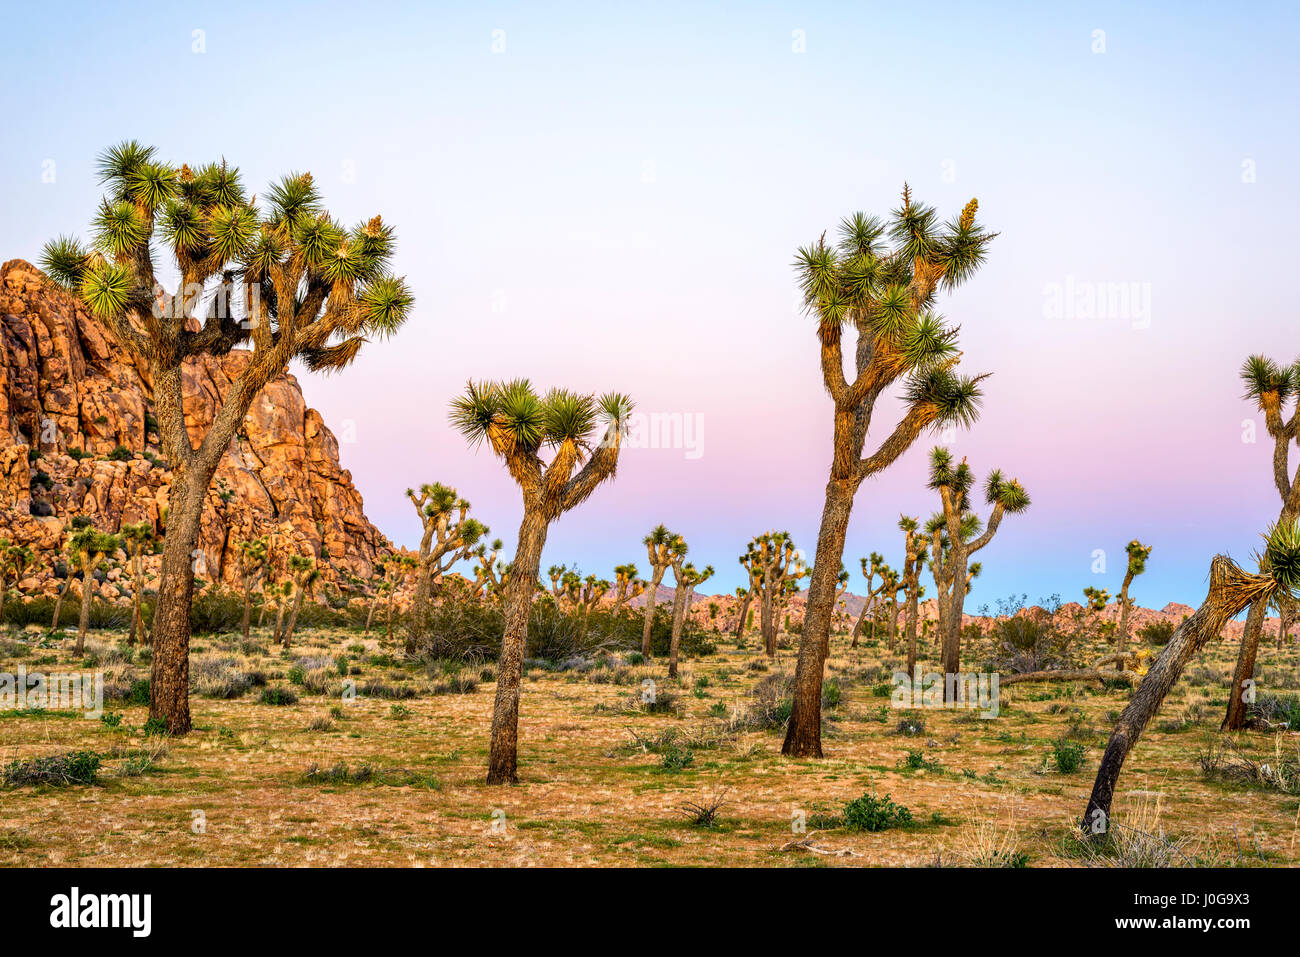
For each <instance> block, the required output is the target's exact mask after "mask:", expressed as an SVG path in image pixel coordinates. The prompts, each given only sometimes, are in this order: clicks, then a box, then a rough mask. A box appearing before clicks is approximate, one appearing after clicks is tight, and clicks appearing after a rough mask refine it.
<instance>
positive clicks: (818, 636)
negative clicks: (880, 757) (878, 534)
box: [781, 479, 857, 758]
mask: <svg viewBox="0 0 1300 957" xmlns="http://www.w3.org/2000/svg"><path fill="white" fill-rule="evenodd" d="M856 491H857V483H856V482H852V481H838V480H836V479H831V481H830V482H828V483H827V485H826V505H825V507H824V508H823V509H822V521H821V528H820V530H819V531H818V533H817V554H816V558H814V559H813V569H812V578H811V580H810V581H809V583H808V608H807V611H806V612H805V613H804V623H803V637H802V639H801V640H800V642H799V661H798V664H796V665H795V673H794V703H793V708H792V710H791V712H790V721H789V724H788V726H787V729H786V734H785V743H784V744H783V745H782V746H781V753H782V754H785V755H788V756H790V757H813V758H820V757H821V756H822V724H821V703H822V678H823V669H824V666H825V658H824V657H823V654H822V649H823V648H824V647H825V645H826V640H827V636H828V635H829V634H830V628H831V615H832V613H833V612H834V611H835V591H836V589H837V588H838V587H839V570H840V558H841V556H842V555H843V554H844V539H845V537H846V535H847V533H848V528H849V513H850V512H851V511H852V509H853V494H854V492H856Z"/></svg>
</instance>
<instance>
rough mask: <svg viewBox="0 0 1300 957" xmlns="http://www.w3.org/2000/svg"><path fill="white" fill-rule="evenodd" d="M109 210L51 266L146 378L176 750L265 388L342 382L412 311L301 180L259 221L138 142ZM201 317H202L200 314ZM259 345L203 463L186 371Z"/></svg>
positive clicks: (110, 168) (270, 200)
mask: <svg viewBox="0 0 1300 957" xmlns="http://www.w3.org/2000/svg"><path fill="white" fill-rule="evenodd" d="M99 171H100V180H101V182H102V183H103V184H104V185H105V186H106V188H107V195H106V196H105V197H104V199H103V201H102V202H101V204H100V207H99V210H98V213H97V215H96V218H95V224H94V227H95V234H96V235H95V241H94V244H93V245H92V246H91V247H85V246H82V245H81V244H80V243H79V242H77V241H76V240H73V239H69V238H65V237H60V238H59V239H56V240H54V241H53V242H50V243H48V244H46V246H45V250H44V254H43V257H42V264H43V265H44V266H45V269H46V270H47V271H48V272H49V273H50V275H51V276H52V277H53V278H54V279H55V280H56V281H58V282H60V283H62V284H64V285H65V286H66V287H67V288H69V289H70V290H72V291H73V292H74V294H76V295H77V296H79V297H80V298H81V300H82V301H83V302H84V303H85V304H86V306H87V308H88V309H89V310H90V311H91V313H92V314H93V315H94V316H95V318H97V319H99V320H100V321H102V322H104V323H105V324H106V325H107V326H108V327H109V329H110V330H111V331H112V333H113V335H114V336H115V338H116V339H117V341H118V343H119V344H120V346H121V347H122V348H123V349H125V350H126V351H127V352H128V353H129V354H130V355H132V356H133V357H134V358H135V360H136V361H137V362H139V363H140V364H141V365H143V366H144V367H146V368H148V370H149V379H150V381H151V382H152V383H153V404H154V410H153V411H154V415H155V417H156V418H157V422H158V434H159V436H160V437H161V439H162V446H163V452H164V455H165V457H166V459H167V461H168V465H169V467H170V468H171V470H172V483H171V487H170V490H169V493H168V512H169V517H168V521H167V537H166V539H165V541H164V544H163V557H162V577H161V580H160V582H159V586H158V604H157V608H156V609H155V611H154V621H153V641H154V655H153V664H152V673H151V676H150V689H151V695H152V701H151V703H150V709H149V716H150V718H152V719H156V720H162V721H165V722H166V725H167V730H168V732H169V733H171V734H185V733H186V732H188V731H189V729H190V714H189V636H190V604H191V600H192V598H193V594H194V569H193V567H192V565H191V562H192V561H193V558H194V550H195V549H196V548H197V547H198V536H199V525H200V522H201V520H202V516H203V506H204V501H205V499H206V498H207V492H208V488H209V486H210V485H211V483H212V477H213V475H214V473H215V472H216V470H217V466H218V465H219V464H220V462H221V459H222V457H223V456H224V455H225V452H226V449H227V448H228V447H229V446H230V443H231V441H232V440H233V439H234V438H235V434H236V433H237V432H238V430H239V428H240V426H241V425H242V424H243V421H244V416H245V415H246V414H247V413H248V410H249V408H250V407H251V405H252V403H253V401H254V399H256V397H257V395H258V393H260V392H261V390H262V388H263V387H264V386H265V385H266V384H267V383H268V382H270V381H271V380H272V379H274V378H275V377H276V376H278V375H280V374H282V373H284V372H285V371H286V370H287V369H288V367H289V363H290V361H291V360H292V359H295V358H301V359H303V360H304V361H305V362H306V364H307V367H308V368H310V369H313V370H318V369H324V370H331V369H341V368H343V367H344V366H347V365H348V364H349V363H350V362H351V361H352V360H353V359H355V358H356V356H357V353H358V352H359V351H360V349H361V346H362V344H363V343H365V342H366V341H367V340H368V339H371V338H374V337H384V336H387V335H389V334H390V333H392V332H395V331H396V330H397V328H398V327H399V326H400V325H401V324H402V322H403V321H404V320H405V318H406V316H407V313H408V312H409V311H410V309H411V304H412V297H411V295H410V293H409V292H408V291H407V288H406V286H405V284H404V283H403V282H402V281H401V280H399V279H395V278H393V277H392V276H391V275H389V274H388V272H387V264H388V260H389V257H390V256H391V254H392V251H393V234H392V231H391V230H390V229H389V228H388V227H387V226H386V225H384V223H383V222H382V221H381V220H380V219H379V217H377V216H376V217H375V218H374V219H371V220H370V221H369V222H365V223H362V224H360V225H358V226H356V227H355V228H353V229H351V230H348V229H345V228H343V227H342V226H340V225H339V224H338V223H336V222H335V221H334V220H333V219H331V218H330V216H329V215H328V213H326V211H325V210H324V208H323V207H322V205H321V201H320V196H319V194H318V193H317V191H316V187H315V184H314V183H313V182H312V178H311V174H310V173H302V174H291V175H290V176H287V177H286V178H284V179H283V180H281V181H280V182H279V183H277V184H276V185H275V186H273V187H272V188H271V189H270V190H269V191H268V192H267V194H266V201H265V202H264V203H263V205H262V207H261V208H259V207H258V206H257V204H256V202H255V199H254V198H252V197H249V196H247V195H246V193H245V191H244V188H243V185H242V184H241V183H240V178H239V171H238V169H236V168H234V167H231V166H227V165H226V163H225V161H224V160H223V161H222V162H221V163H219V164H216V163H213V164H209V165H206V166H201V167H199V169H197V170H191V169H190V167H188V166H182V167H180V169H177V168H176V167H174V166H171V165H169V164H168V163H165V162H163V161H161V160H159V159H158V158H157V157H156V155H155V151H154V149H153V147H146V146H142V145H140V144H139V143H137V142H135V141H130V142H124V143H121V144H119V145H118V146H115V147H113V148H111V149H109V150H108V151H106V152H105V153H104V154H103V155H102V156H101V157H100V161H99ZM155 253H162V254H165V255H166V258H167V259H168V260H169V261H170V262H171V263H172V264H173V265H174V267H175V269H176V270H177V272H178V273H179V275H180V281H179V284H178V286H177V288H176V291H175V292H174V293H171V292H168V291H167V290H165V289H164V288H163V286H162V285H161V283H160V282H159V281H158V279H157V278H156V276H155V273H154V257H155ZM205 301H207V302H209V303H210V306H209V308H208V310H207V313H206V315H205V316H200V315H199V311H200V308H201V307H202V305H203V303H204V302H205ZM250 340H251V342H252V346H253V348H252V352H251V355H250V357H249V361H248V362H247V363H246V364H244V366H243V367H242V369H241V370H240V371H239V373H238V374H237V375H236V376H235V378H234V381H233V382H231V384H230V387H229V388H228V389H227V390H226V394H225V395H224V396H223V397H222V401H221V406H220V408H219V409H218V410H217V413H216V416H215V417H214V418H213V421H212V422H211V424H210V425H209V426H208V428H207V431H206V434H204V435H202V436H201V438H200V442H199V445H198V447H197V448H196V447H195V446H194V445H193V444H192V443H191V441H190V433H189V431H188V430H187V427H186V421H185V410H184V395H183V387H182V383H183V381H184V379H183V374H182V369H183V367H184V364H185V362H186V361H187V360H190V359H194V358H196V357H199V356H222V355H225V354H226V353H228V352H229V351H230V350H231V349H232V348H234V347H235V346H238V345H241V344H243V343H245V342H248V341H250Z"/></svg>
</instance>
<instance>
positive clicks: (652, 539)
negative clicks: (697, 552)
mask: <svg viewBox="0 0 1300 957" xmlns="http://www.w3.org/2000/svg"><path fill="white" fill-rule="evenodd" d="M679 538H680V536H679V535H677V534H676V533H674V532H670V531H668V529H667V528H665V527H664V525H663V524H662V523H660V524H658V525H656V526H655V527H654V528H652V529H650V534H649V535H647V536H646V537H645V538H643V539H642V540H641V544H643V545H644V546H645V548H646V554H647V555H648V556H649V557H650V582H649V584H647V585H646V588H645V594H646V599H645V612H644V615H645V617H644V618H643V619H642V622H641V655H642V657H645V658H649V657H650V629H651V628H652V627H653V625H654V620H655V600H656V599H657V598H658V597H659V583H660V582H662V581H663V580H664V575H665V574H666V573H667V571H668V566H670V565H671V564H672V563H673V561H672V558H673V553H672V545H673V543H674V542H675V541H677V540H678V539H679Z"/></svg>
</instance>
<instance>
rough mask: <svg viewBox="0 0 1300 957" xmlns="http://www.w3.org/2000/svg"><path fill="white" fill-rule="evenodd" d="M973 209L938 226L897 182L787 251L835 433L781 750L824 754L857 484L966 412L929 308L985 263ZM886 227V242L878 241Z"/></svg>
mask: <svg viewBox="0 0 1300 957" xmlns="http://www.w3.org/2000/svg"><path fill="white" fill-rule="evenodd" d="M977 206H978V204H977V203H976V202H975V200H971V201H970V202H969V203H967V204H966V207H965V208H964V209H963V210H962V212H961V215H960V216H959V217H958V218H956V219H955V220H953V221H952V222H950V223H948V224H946V225H944V226H940V225H939V224H938V222H937V221H936V213H935V210H934V209H933V207H929V206H924V205H922V204H920V203H914V202H913V201H912V194H911V190H909V189H908V188H907V187H906V186H904V187H903V201H902V204H901V206H900V208H899V209H897V210H895V211H894V213H893V215H892V217H891V220H890V222H889V223H885V222H883V221H882V220H880V219H878V218H876V217H872V216H866V215H863V214H861V213H857V214H854V215H853V216H850V217H848V218H847V219H845V220H843V221H842V222H841V223H840V227H839V233H840V240H839V242H838V244H836V245H834V246H828V245H827V244H826V240H825V235H824V234H823V236H822V238H821V239H819V240H818V241H817V242H815V243H813V244H812V245H809V246H805V247H803V248H802V249H800V250H799V251H798V252H797V254H796V256H795V268H796V270H797V272H798V276H799V284H800V286H801V288H802V291H803V300H804V304H805V306H806V307H807V310H808V313H809V314H810V315H811V316H812V317H813V318H814V319H815V320H816V323H817V339H818V343H819V345H820V348H821V370H822V380H823V383H824V385H825V387H826V390H827V392H829V393H830V398H831V401H832V402H833V403H834V430H833V433H832V455H831V467H830V476H829V478H828V481H827V483H826V498H825V503H824V505H823V507H822V518H821V526H820V529H819V530H818V533H817V551H816V555H815V556H814V559H813V568H814V569H816V572H815V573H814V574H813V577H812V580H811V582H810V584H809V589H808V606H807V611H806V613H805V616H804V626H803V634H802V636H801V639H800V642H799V661H798V664H797V665H796V668H795V680H794V706H793V710H792V711H791V714H790V721H789V724H788V726H787V730H786V736H785V742H784V744H783V745H782V748H781V750H782V752H783V753H784V754H787V755H790V756H793V757H821V755H822V744H821V698H822V678H823V675H824V671H825V656H824V655H823V653H822V651H823V649H824V647H825V645H826V635H827V634H828V633H829V631H830V623H831V615H832V614H833V612H834V610H835V585H836V582H835V579H836V577H837V575H838V574H839V567H840V562H841V560H842V559H843V557H844V538H845V534H846V532H847V530H848V523H849V515H850V513H851V512H852V509H853V499H854V496H855V495H856V494H857V490H858V487H859V486H860V485H861V484H862V483H863V482H864V481H865V480H866V479H867V477H868V476H870V475H876V474H878V473H879V472H881V471H882V470H883V469H885V468H888V467H889V466H890V465H891V464H892V463H893V462H894V461H895V460H897V458H898V457H899V456H900V455H902V454H903V452H905V451H907V449H908V448H910V447H911V445H912V443H913V442H915V441H916V439H917V438H918V437H919V436H920V435H921V433H922V432H923V431H925V430H926V429H927V428H932V427H943V426H945V425H948V424H950V423H960V424H963V425H966V424H969V423H971V422H972V421H974V419H975V415H976V406H977V403H978V401H979V397H980V392H979V385H978V380H977V379H975V378H969V377H965V376H960V375H958V374H957V373H956V372H955V371H954V367H955V366H956V364H957V362H958V359H959V353H958V351H957V331H956V329H954V328H951V327H949V326H947V325H945V323H944V321H943V320H942V319H941V318H940V317H939V316H938V315H936V314H935V313H934V312H933V308H934V305H935V301H936V297H937V294H938V292H939V291H940V290H945V291H947V290H951V289H953V288H955V287H957V286H959V285H961V284H962V283H963V282H965V281H966V280H967V279H969V278H970V277H971V276H972V275H974V273H975V272H976V271H977V270H978V269H979V267H980V265H981V264H982V263H983V261H984V255H985V248H986V246H987V245H988V243H989V241H990V240H991V239H992V238H993V234H990V233H986V232H985V231H984V230H983V229H982V228H981V227H980V226H979V225H978V224H977V223H976V221H975V214H976V209H977ZM886 232H888V234H889V237H890V239H892V241H893V242H892V244H889V245H887V244H886V243H884V242H883V241H882V238H883V237H884V236H885V234H886ZM846 326H848V327H850V329H851V330H852V331H853V332H855V333H856V338H857V342H856V347H855V350H854V362H853V367H854V373H853V378H852V379H849V378H848V377H847V376H846V374H845V369H844V349H843V345H842V340H843V336H844V330H845V327H846ZM900 380H901V381H902V382H903V383H904V388H903V398H904V400H905V403H906V411H905V412H904V413H903V417H902V420H901V421H899V422H898V423H897V425H896V426H895V427H894V429H893V431H892V432H891V433H890V434H889V436H888V437H887V438H885V440H884V441H883V442H881V443H880V445H879V446H878V447H877V448H876V450H875V451H874V452H871V453H870V454H869V455H865V456H864V455H863V451H864V447H865V444H866V439H867V435H868V434H869V433H870V431H871V426H872V424H873V423H872V415H873V413H874V410H875V406H876V401H877V400H878V399H879V398H880V396H881V395H882V394H884V393H885V392H886V391H887V390H888V389H889V388H890V386H891V385H893V384H894V383H897V382H899V381H900Z"/></svg>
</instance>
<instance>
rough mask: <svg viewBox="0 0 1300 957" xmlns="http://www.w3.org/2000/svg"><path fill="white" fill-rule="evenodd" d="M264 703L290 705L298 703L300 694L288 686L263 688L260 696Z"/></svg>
mask: <svg viewBox="0 0 1300 957" xmlns="http://www.w3.org/2000/svg"><path fill="white" fill-rule="evenodd" d="M258 700H259V701H260V702H262V704H270V705H277V706H279V705H290V704H297V703H298V696H297V695H296V694H294V693H293V692H292V691H290V690H289V689H288V688H274V687H273V688H263V689H262V695H261V697H260V698H258Z"/></svg>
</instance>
